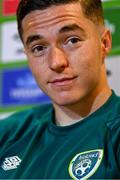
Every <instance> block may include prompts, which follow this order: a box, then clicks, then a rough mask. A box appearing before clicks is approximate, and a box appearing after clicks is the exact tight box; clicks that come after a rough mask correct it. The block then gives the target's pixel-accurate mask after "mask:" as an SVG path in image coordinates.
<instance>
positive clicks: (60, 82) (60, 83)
mask: <svg viewBox="0 0 120 180" xmlns="http://www.w3.org/2000/svg"><path fill="white" fill-rule="evenodd" d="M76 78H77V76H75V77H63V78H58V79H54V80H52V81H50V84H51V85H53V86H56V87H64V86H68V87H69V86H71V85H73V82H74V80H75V79H76Z"/></svg>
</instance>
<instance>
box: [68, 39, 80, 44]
mask: <svg viewBox="0 0 120 180" xmlns="http://www.w3.org/2000/svg"><path fill="white" fill-rule="evenodd" d="M79 41H80V39H79V38H78V37H70V38H69V39H67V42H66V44H70V45H72V44H76V43H78V42H79Z"/></svg>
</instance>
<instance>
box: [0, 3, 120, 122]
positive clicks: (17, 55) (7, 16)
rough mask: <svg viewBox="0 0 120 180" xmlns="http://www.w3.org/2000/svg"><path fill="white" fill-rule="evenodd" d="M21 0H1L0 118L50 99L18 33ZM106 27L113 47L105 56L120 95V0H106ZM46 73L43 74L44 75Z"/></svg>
mask: <svg viewBox="0 0 120 180" xmlns="http://www.w3.org/2000/svg"><path fill="white" fill-rule="evenodd" d="M18 2H19V0H0V119H2V118H3V117H6V116H8V115H9V114H11V113H13V112H16V111H20V110H23V109H25V108H29V107H31V106H35V105H37V104H40V103H45V102H48V101H50V99H49V98H48V97H47V96H46V95H45V94H43V92H42V91H41V90H40V89H39V88H38V86H37V84H36V82H35V80H34V78H33V76H32V74H31V72H30V70H29V68H28V66H27V60H26V56H25V55H24V52H23V45H22V43H21V41H20V39H19V36H18V32H17V24H16V17H15V12H16V8H17V5H18ZM103 7H104V17H105V23H106V26H107V27H108V28H109V29H110V31H111V33H112V37H113V47H112V51H111V53H110V55H109V57H108V58H106V66H107V75H108V81H109V84H110V86H111V88H112V89H113V90H115V92H116V94H118V95H120V77H119V76H120V0H103ZM43 76H44V74H43Z"/></svg>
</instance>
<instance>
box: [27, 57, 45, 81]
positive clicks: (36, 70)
mask: <svg viewBox="0 0 120 180" xmlns="http://www.w3.org/2000/svg"><path fill="white" fill-rule="evenodd" d="M28 65H29V67H30V70H31V72H32V74H33V76H34V77H35V79H36V81H37V82H39V83H42V81H44V80H45V74H46V67H45V65H44V64H41V63H40V62H39V60H37V59H31V58H29V61H28Z"/></svg>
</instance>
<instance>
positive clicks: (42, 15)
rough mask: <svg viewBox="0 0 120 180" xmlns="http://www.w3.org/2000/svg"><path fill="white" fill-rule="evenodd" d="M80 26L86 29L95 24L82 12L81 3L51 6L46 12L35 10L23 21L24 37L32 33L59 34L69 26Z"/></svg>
mask: <svg viewBox="0 0 120 180" xmlns="http://www.w3.org/2000/svg"><path fill="white" fill-rule="evenodd" d="M71 23H72V24H74V23H76V24H78V25H80V26H81V27H83V28H84V26H86V27H87V26H88V25H89V23H90V24H93V22H92V21H90V20H89V19H88V18H86V17H85V16H84V14H83V12H82V8H81V5H80V3H79V2H77V3H70V4H65V5H58V6H51V7H49V8H47V9H45V10H35V11H32V12H31V13H29V14H28V15H26V16H25V18H24V19H23V21H22V28H23V37H24V38H26V35H27V36H29V34H30V33H39V32H40V31H41V32H44V33H47V32H48V31H49V32H51V33H52V32H55V31H56V32H57V31H59V29H60V28H61V27H62V26H64V25H67V24H71Z"/></svg>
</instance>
